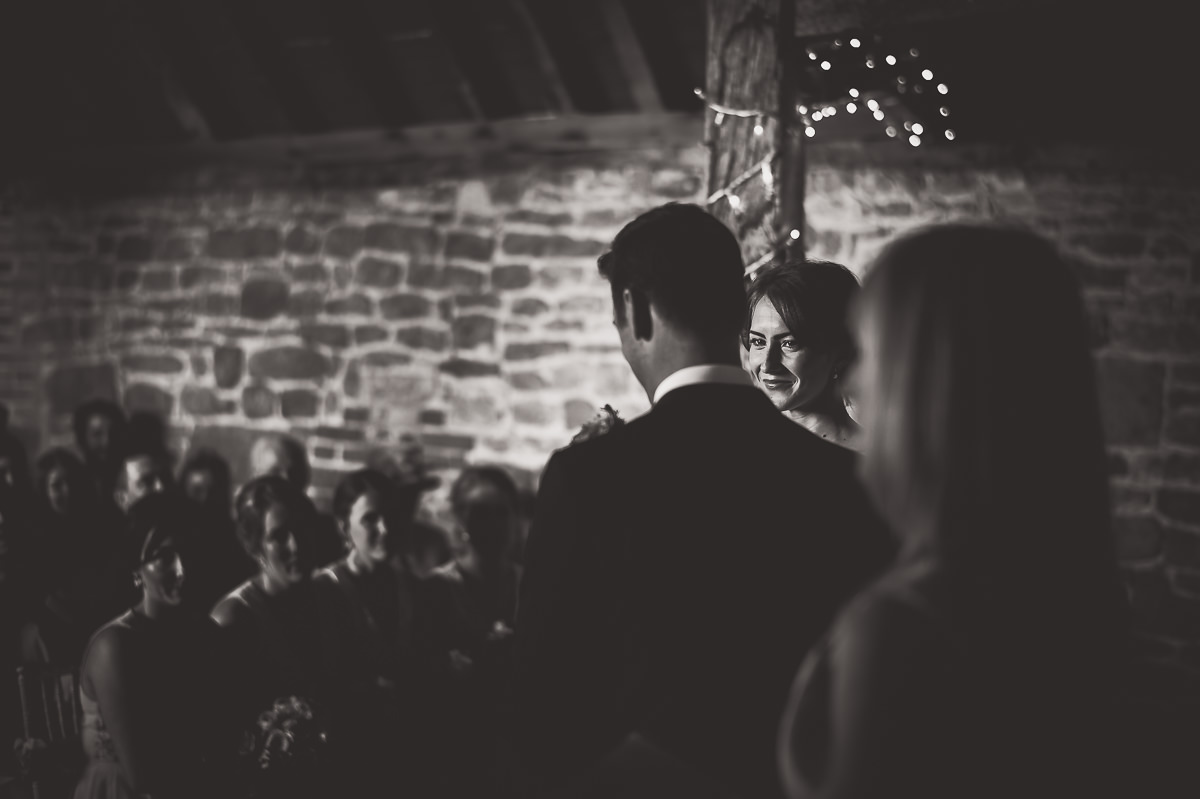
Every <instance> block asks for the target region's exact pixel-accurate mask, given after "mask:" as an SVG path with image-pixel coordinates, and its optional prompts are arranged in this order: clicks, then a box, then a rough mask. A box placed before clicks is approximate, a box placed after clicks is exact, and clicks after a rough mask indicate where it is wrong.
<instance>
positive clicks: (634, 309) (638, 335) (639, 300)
mask: <svg viewBox="0 0 1200 799" xmlns="http://www.w3.org/2000/svg"><path fill="white" fill-rule="evenodd" d="M625 312H626V313H627V314H629V317H630V319H631V320H632V321H633V337H634V338H635V339H640V340H642V341H649V340H650V337H651V336H652V335H653V334H654V322H653V320H652V319H651V316H650V298H649V297H647V296H646V293H645V292H644V291H639V290H638V289H625Z"/></svg>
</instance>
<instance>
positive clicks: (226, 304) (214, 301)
mask: <svg viewBox="0 0 1200 799" xmlns="http://www.w3.org/2000/svg"><path fill="white" fill-rule="evenodd" d="M192 307H193V308H195V311H196V313H197V314H199V315H201V316H233V315H234V314H236V313H238V311H240V310H241V307H242V298H241V297H239V296H238V295H236V294H222V293H219V292H206V293H204V294H198V295H196V299H195V301H194V302H193V303H192Z"/></svg>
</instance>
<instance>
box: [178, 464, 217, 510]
mask: <svg viewBox="0 0 1200 799" xmlns="http://www.w3.org/2000/svg"><path fill="white" fill-rule="evenodd" d="M212 490H213V475H212V472H210V471H208V470H207V469H192V470H191V471H190V472H188V473H187V474H186V475H185V476H184V478H183V493H184V496H186V497H187V498H188V499H190V500H191V501H192V502H195V503H196V504H197V505H200V506H201V507H205V506H207V505H208V502H209V497H211V496H212Z"/></svg>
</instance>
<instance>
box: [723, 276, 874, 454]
mask: <svg viewBox="0 0 1200 799" xmlns="http://www.w3.org/2000/svg"><path fill="white" fill-rule="evenodd" d="M857 292H858V280H857V279H856V278H855V277H854V273H853V272H851V271H850V270H849V269H847V268H846V267H844V266H841V265H840V264H834V263H829V262H828V261H808V262H804V263H792V262H789V263H784V264H779V265H777V266H772V267H769V268H767V269H764V270H763V271H761V272H759V274H758V276H757V277H756V278H755V279H754V281H753V282H752V283H751V284H750V287H749V289H748V290H747V295H746V328H745V330H743V331H742V347H743V349H744V358H745V364H746V371H747V372H749V373H750V376H751V377H752V378H753V379H754V384H755V385H757V386H758V387H759V388H761V389H762V390H763V391H764V392H766V394H767V396H768V397H770V398H771V402H772V403H773V404H774V405H775V407H776V408H778V409H779V410H781V411H783V414H784V415H785V416H787V417H788V418H789V419H791V420H792V421H794V422H797V423H798V424H801V425H803V426H804V427H805V428H807V429H808V430H809V431H811V432H813V433H815V434H817V435H819V436H820V437H821V438H824V439H826V440H827V441H832V442H833V443H835V444H840V445H841V446H844V447H853V446H854V440H855V438H856V437H857V435H858V432H859V430H858V425H857V424H855V422H854V420H853V419H851V418H850V414H849V413H848V412H847V410H846V398H845V397H844V395H843V387H842V378H843V377H844V376H845V374H846V368H847V367H848V366H849V365H850V362H851V361H852V360H853V359H854V344H853V341H852V340H851V337H850V331H849V329H848V328H847V324H846V314H847V311H848V309H849V307H850V301H851V299H853V297H854V295H855V294H856V293H857Z"/></svg>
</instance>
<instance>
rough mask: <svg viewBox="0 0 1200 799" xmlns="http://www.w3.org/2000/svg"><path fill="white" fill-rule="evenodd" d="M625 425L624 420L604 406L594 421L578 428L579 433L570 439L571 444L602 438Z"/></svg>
mask: <svg viewBox="0 0 1200 799" xmlns="http://www.w3.org/2000/svg"><path fill="white" fill-rule="evenodd" d="M624 424H625V420H624V419H622V418H621V415H620V414H619V413H617V411H616V410H615V409H614V408H613V406H611V405H605V406H604V407H603V408H601V409H600V413H598V414H596V417H595V418H594V419H591V420H590V421H588V422H585V423H584V425H583V427H581V428H579V432H578V433H576V434H575V437H574V438H572V439H571V443H572V444H578V443H579V442H580V441H587V440H588V439H589V438H595V437H597V436H602V435H604V434H605V433H607V432H609V431H610V430H615V429H616V428H618V427H621V426H622V425H624Z"/></svg>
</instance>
